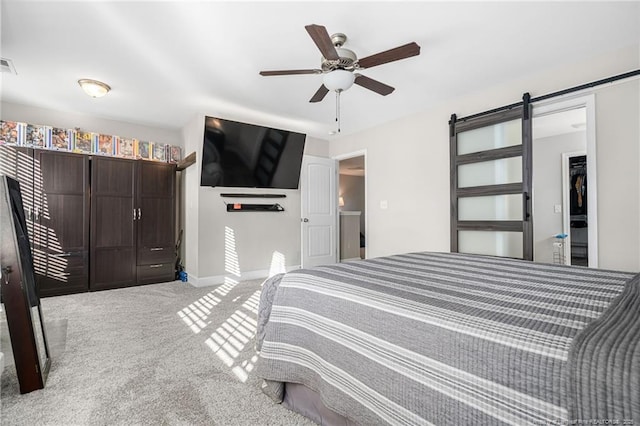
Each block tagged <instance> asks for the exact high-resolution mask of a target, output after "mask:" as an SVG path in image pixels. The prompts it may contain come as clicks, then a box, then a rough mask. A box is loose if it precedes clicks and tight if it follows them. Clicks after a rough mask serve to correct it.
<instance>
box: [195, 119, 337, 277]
mask: <svg viewBox="0 0 640 426" xmlns="http://www.w3.org/2000/svg"><path fill="white" fill-rule="evenodd" d="M262 124H264V125H267V126H268V125H269V124H268V123H262ZM275 127H277V126H275ZM203 135H204V115H199V116H197V117H194V119H193V120H192V121H191V122H190V123H188V124H187V126H185V128H184V129H183V137H184V144H185V151H186V152H192V151H195V152H196V153H197V161H196V164H194V165H193V166H191V167H189V168H188V169H187V171H186V176H185V180H184V194H185V201H184V205H185V209H186V211H185V215H184V218H185V222H184V224H183V226H184V229H185V237H184V257H185V269H186V271H187V273H188V274H189V282H191V283H192V284H194V285H199V286H201V285H211V284H217V283H223V282H237V281H240V280H245V279H253V278H260V277H264V276H266V274H267V273H269V272H270V271H271V270H272V269H276V270H282V269H285V270H289V269H293V268H297V267H299V265H300V256H301V251H300V247H301V243H300V240H301V237H300V215H301V213H300V204H301V199H300V190H283V189H278V190H268V189H254V188H251V189H248V188H244V189H236V188H219V187H201V186H200V169H201V154H202V140H203ZM328 152H329V147H328V142H326V141H323V140H320V139H315V138H312V137H307V139H306V142H305V151H304V153H305V154H306V155H316V156H324V157H326V156H328ZM229 192H236V193H279V194H285V195H286V198H278V199H274V200H272V201H265V200H264V199H255V198H254V199H251V198H223V197H221V196H220V194H221V193H229ZM234 201H235V202H241V203H242V202H244V203H252V202H253V203H263V202H277V203H279V204H280V205H282V206H283V207H284V212H281V213H271V212H266V213H265V212H256V213H253V212H242V213H228V212H227V210H226V205H225V203H229V202H234Z"/></svg>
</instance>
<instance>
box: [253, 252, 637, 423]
mask: <svg viewBox="0 0 640 426" xmlns="http://www.w3.org/2000/svg"><path fill="white" fill-rule="evenodd" d="M258 322H259V325H258V342H257V344H258V347H259V350H260V354H259V361H258V365H257V374H258V376H259V377H261V378H263V379H265V380H264V385H263V390H264V391H265V393H267V394H268V395H270V396H271V397H272V398H274V399H275V400H276V401H280V400H281V399H282V396H283V395H282V392H283V383H285V382H294V383H300V384H303V385H305V386H307V387H309V388H311V389H313V390H314V391H316V392H318V393H319V394H320V395H321V397H322V399H323V401H324V403H325V405H327V406H328V407H329V408H331V409H333V410H334V411H335V412H337V413H339V414H341V415H343V416H345V417H347V418H349V419H350V420H353V421H355V422H357V423H359V424H363V425H377V424H394V425H429V424H435V425H485V424H491V425H492V424H513V425H523V424H537V425H546V424H621V425H622V424H633V421H635V424H636V425H640V281H639V276H635V277H634V275H633V274H630V273H624V272H615V271H604V270H594V269H587V268H580V267H570V266H561V265H548V264H538V263H531V262H524V261H517V260H510V259H504V258H493V257H485V256H474V255H462V254H453V253H410V254H404V255H396V256H389V257H383V258H376V259H369V260H364V261H356V262H348V263H341V264H336V265H328V266H322V267H316V268H312V269H301V270H298V271H293V272H289V273H287V274H286V275H279V276H276V277H273V278H271V279H269V280H267V282H265V284H264V288H263V298H262V300H261V305H260V312H259V321H258ZM607 422H609V423H607ZM616 422H617V423H616Z"/></svg>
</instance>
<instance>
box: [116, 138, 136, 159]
mask: <svg viewBox="0 0 640 426" xmlns="http://www.w3.org/2000/svg"><path fill="white" fill-rule="evenodd" d="M137 143H138V141H137V140H136V139H133V138H123V137H118V138H117V139H116V156H118V157H122V158H135V157H136V152H135V147H136V144H137Z"/></svg>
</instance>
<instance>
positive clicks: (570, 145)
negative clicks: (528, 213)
mask: <svg viewBox="0 0 640 426" xmlns="http://www.w3.org/2000/svg"><path fill="white" fill-rule="evenodd" d="M533 123H534V124H533V125H534V129H535V119H534V121H533ZM534 133H535V130H534ZM586 150H587V135H586V132H585V131H578V132H573V133H565V134H562V135H556V136H550V137H546V138H540V139H534V140H533V181H534V185H533V219H534V220H533V259H534V260H535V261H536V262H546V263H553V242H554V238H553V235H556V234H560V233H562V229H563V228H562V217H563V214H562V212H560V213H555V212H554V205H556V204H560V205H562V154H563V153H565V152H576V151H585V152H586Z"/></svg>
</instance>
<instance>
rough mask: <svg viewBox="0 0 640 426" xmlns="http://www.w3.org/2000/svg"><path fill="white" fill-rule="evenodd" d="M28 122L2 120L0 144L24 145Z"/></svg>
mask: <svg viewBox="0 0 640 426" xmlns="http://www.w3.org/2000/svg"><path fill="white" fill-rule="evenodd" d="M26 127H27V125H26V123H20V122H17V121H4V120H2V121H0V145H24V137H25V132H26Z"/></svg>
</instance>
